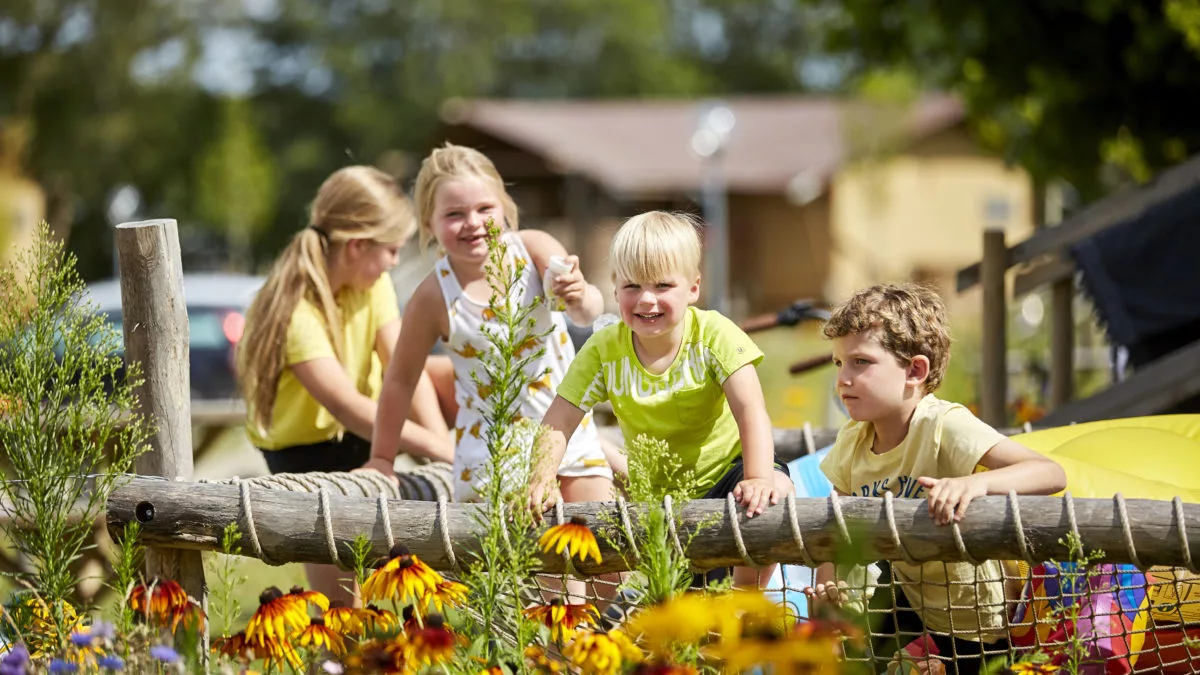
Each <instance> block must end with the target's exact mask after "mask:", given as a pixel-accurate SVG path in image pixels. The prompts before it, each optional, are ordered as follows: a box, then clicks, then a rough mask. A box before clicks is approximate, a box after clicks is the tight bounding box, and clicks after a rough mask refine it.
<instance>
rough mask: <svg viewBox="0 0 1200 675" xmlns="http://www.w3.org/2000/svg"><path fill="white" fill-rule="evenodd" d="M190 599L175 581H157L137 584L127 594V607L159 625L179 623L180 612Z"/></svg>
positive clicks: (172, 627) (189, 603)
mask: <svg viewBox="0 0 1200 675" xmlns="http://www.w3.org/2000/svg"><path fill="white" fill-rule="evenodd" d="M189 605H191V600H190V599H189V598H188V594H187V591H185V590H183V586H180V585H179V582H177V581H171V580H167V581H158V582H155V583H153V584H151V585H150V586H146V585H145V584H138V585H137V586H134V587H133V591H131V592H130V594H129V608H130V609H132V610H133V611H134V612H137V613H138V614H140V615H141V617H142V618H143V619H146V620H147V621H155V622H157V623H158V624H159V625H163V626H166V625H171V630H174V629H175V627H174V625H173V624H177V623H179V620H180V618H181V615H180V613H181V612H184V611H186V610H187V609H188V606H189Z"/></svg>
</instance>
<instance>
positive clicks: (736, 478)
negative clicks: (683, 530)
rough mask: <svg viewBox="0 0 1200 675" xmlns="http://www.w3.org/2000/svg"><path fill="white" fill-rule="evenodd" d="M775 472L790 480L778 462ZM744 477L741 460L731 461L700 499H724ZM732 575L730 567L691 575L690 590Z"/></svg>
mask: <svg viewBox="0 0 1200 675" xmlns="http://www.w3.org/2000/svg"><path fill="white" fill-rule="evenodd" d="M775 470H776V471H778V472H779V473H781V474H783V475H785V476H787V477H788V479H789V480H791V478H792V472H791V470H790V469H788V466H787V464H784V463H783V462H781V461H779V460H775ZM745 476H746V471H745V467H744V466H743V464H742V458H741V457H738V458H737V459H735V460H733V463H732V464H731V465H730V466H729V470H728V471H726V472H725V475H724V476H721V480H719V481H717V484H716V485H714V486H712V488H711V489H710V490H709V491H708V492H705V493H704V497H702V499H722V500H723V499H726V498H727V497H728V496H729V495H730V494H733V490H734V488H736V487H737V485H738V483H740V482H742V481H743V480H745ZM732 573H733V568H731V567H718V568H716V569H712V570H709V571H708V572H707V573H705V574H696V575H693V576H692V588H704V586H705V585H707V584H715V583H717V582H718V581H721V580H722V579H724V578H725V577H727V576H729V575H730V574H732Z"/></svg>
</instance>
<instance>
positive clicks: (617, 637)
mask: <svg viewBox="0 0 1200 675" xmlns="http://www.w3.org/2000/svg"><path fill="white" fill-rule="evenodd" d="M608 637H609V639H611V640H612V641H613V643H614V644H616V645H617V649H619V650H620V651H621V658H622V659H624V660H625V662H626V663H641V662H642V659H644V658H646V654H645V653H644V652H642V650H641V648H640V647H638V646H637V644H635V643H634V641H633V640H632V639H630V637H629V635H627V634H626V633H625V631H623V630H621V629H619V628H614V629H612V630H610V631H608Z"/></svg>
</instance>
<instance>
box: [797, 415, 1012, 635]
mask: <svg viewBox="0 0 1200 675" xmlns="http://www.w3.org/2000/svg"><path fill="white" fill-rule="evenodd" d="M874 437H875V429H874V425H872V424H871V423H870V422H853V421H851V422H849V423H847V424H846V426H844V427H842V429H841V431H840V432H838V437H837V440H836V441H835V442H834V444H833V448H832V449H830V451H829V454H828V455H827V456H826V457H825V459H824V460H823V461H822V462H821V470H822V471H823V472H824V473H825V475H826V476H827V477H828V478H829V481H830V483H832V484H833V487H835V488H837V490H838V491H839V492H842V493H844V494H847V495H851V496H855V497H882V496H883V493H884V492H888V491H890V492H891V493H892V496H893V497H895V498H897V499H923V498H924V497H925V488H924V487H922V486H921V485H920V484H918V483H917V479H918V478H919V477H921V476H929V477H930V478H952V477H955V476H969V475H971V474H972V473H973V472H974V470H975V466H976V465H977V464H978V463H979V460H980V459H982V458H983V456H984V455H985V454H987V451H988V450H990V449H992V448H993V447H994V446H995V445H996V444H997V443H999V442H1000V441H1001V440H1003V439H1004V438H1005V437H1004V435H1003V434H1001V433H1000V432H998V431H996V430H995V429H993V428H992V427H990V426H988V425H987V424H985V423H983V422H982V421H980V420H979V419H978V418H976V417H975V416H974V415H972V414H971V411H969V410H967V409H966V408H965V407H963V406H961V405H959V404H957V403H950V402H948V401H942V400H940V399H938V398H937V397H936V396H934V395H933V394H928V395H926V396H925V397H924V398H923V399H921V402H920V403H918V404H917V409H916V411H914V412H913V416H912V421H911V422H910V423H909V426H908V434H907V435H906V436H905V437H904V440H903V441H901V443H900V445H898V446H896V447H895V448H893V449H891V450H889V451H888V452H885V453H883V454H881V455H877V454H875V453H874V452H872V451H871V443H872V441H873V440H874ZM892 571H893V574H894V575H895V576H896V581H897V583H898V584H899V585H902V587H903V589H904V594H905V595H906V596H907V597H908V601H909V602H910V603H911V604H912V606H913V609H915V610H916V611H917V612H919V613H920V616H921V619H922V621H923V622H924V623H925V626H926V628H928V629H929V630H930V631H931V632H934V633H946V634H949V633H951V632H953V634H954V636H955V637H958V638H962V639H965V640H974V641H977V642H978V641H980V636H982V638H983V640H982V641H983V642H994V641H995V640H997V639H999V638H1001V637H1004V636H1005V628H1004V614H1005V608H1004V585H1003V579H1004V576H1003V573H1002V570H1001V567H1000V563H999V562H998V561H994V560H989V561H985V562H984V564H982V565H980V566H978V567H976V566H974V565H971V564H970V563H965V562H945V563H943V562H928V563H924V564H918V565H911V564H908V563H905V562H903V561H893V562H892ZM950 607H953V610H950V609H949V608H950ZM952 623H953V631H951V624H952Z"/></svg>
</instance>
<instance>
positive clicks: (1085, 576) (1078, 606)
mask: <svg viewBox="0 0 1200 675" xmlns="http://www.w3.org/2000/svg"><path fill="white" fill-rule="evenodd" d="M1022 598H1024V599H1025V602H1023V603H1021V604H1020V605H1018V606H1017V608H1016V610H1015V612H1014V613H1013V617H1012V621H1011V629H1010V640H1011V642H1012V645H1013V647H1014V648H1016V649H1018V650H1021V649H1024V650H1028V651H1034V650H1038V651H1043V652H1048V653H1050V655H1051V659H1050V662H1051V663H1052V664H1055V665H1065V664H1066V663H1067V662H1068V660H1069V654H1068V650H1069V647H1070V642H1071V638H1072V637H1073V636H1074V637H1076V638H1078V640H1079V642H1080V644H1081V645H1082V647H1083V653H1082V654H1080V655H1079V656H1080V661H1081V663H1080V669H1079V672H1081V673H1088V674H1096V675H1100V674H1103V675H1120V674H1123V673H1130V672H1132V671H1133V665H1134V663H1135V662H1136V661H1137V652H1139V651H1140V650H1141V648H1142V644H1143V643H1144V642H1145V639H1146V633H1145V631H1146V629H1147V623H1148V621H1149V608H1150V601H1149V598H1148V597H1147V594H1146V576H1145V575H1144V574H1143V573H1142V572H1141V571H1140V570H1139V569H1137V568H1136V567H1134V566H1133V565H1112V564H1105V565H1095V566H1092V567H1090V568H1088V569H1086V570H1084V569H1082V568H1081V567H1079V566H1078V565H1075V564H1071V563H1043V564H1040V565H1037V566H1035V567H1034V568H1033V569H1032V571H1031V574H1030V576H1029V577H1028V578H1027V580H1026V582H1025V589H1024V592H1023V594H1022Z"/></svg>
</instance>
